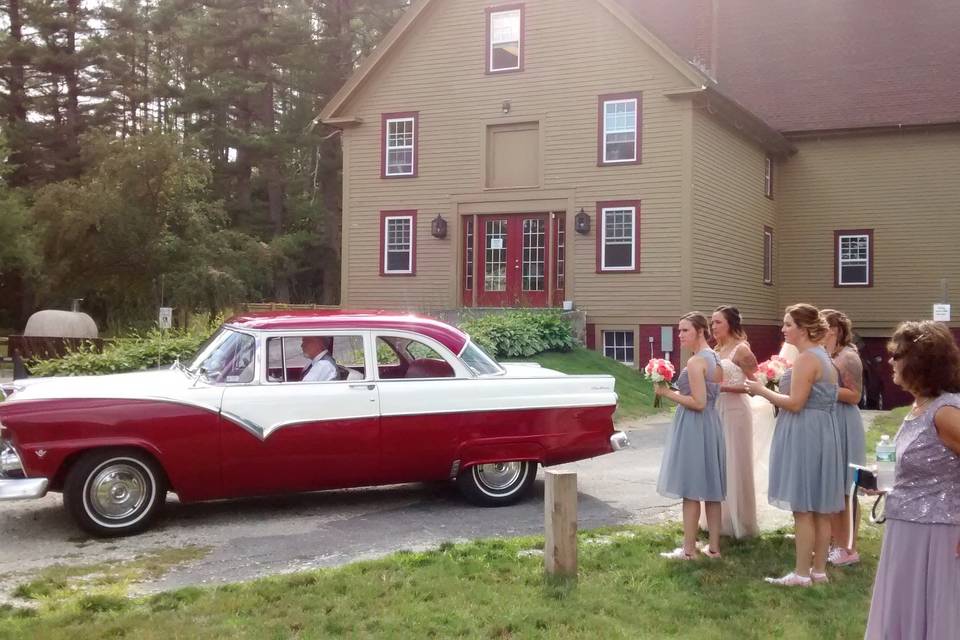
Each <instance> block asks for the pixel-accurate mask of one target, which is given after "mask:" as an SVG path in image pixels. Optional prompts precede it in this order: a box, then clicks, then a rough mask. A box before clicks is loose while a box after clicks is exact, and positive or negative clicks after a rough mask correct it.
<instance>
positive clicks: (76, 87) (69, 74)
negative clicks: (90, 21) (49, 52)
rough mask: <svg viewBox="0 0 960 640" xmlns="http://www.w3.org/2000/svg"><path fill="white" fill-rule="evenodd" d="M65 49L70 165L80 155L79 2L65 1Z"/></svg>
mask: <svg viewBox="0 0 960 640" xmlns="http://www.w3.org/2000/svg"><path fill="white" fill-rule="evenodd" d="M67 13H68V16H69V19H68V21H67V47H66V53H67V55H69V56H70V64H69V67H68V69H67V71H66V72H65V73H64V82H65V83H66V85H67V107H66V111H67V123H66V124H67V126H66V131H65V135H66V143H67V153H66V156H67V164H68V165H70V164H72V163H73V161H74V160H75V159H76V158H77V156H78V155H79V154H80V140H79V137H80V130H81V123H80V81H79V78H78V69H79V68H80V63H79V61H78V60H77V28H78V26H79V24H80V0H67ZM79 169H80V168H79V167H69V168H68V172H69V173H70V174H71V175H75V174H77V173H79Z"/></svg>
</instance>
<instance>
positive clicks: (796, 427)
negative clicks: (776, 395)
mask: <svg viewBox="0 0 960 640" xmlns="http://www.w3.org/2000/svg"><path fill="white" fill-rule="evenodd" d="M809 352H810V353H812V354H813V355H814V356H816V357H817V359H818V360H819V361H820V374H821V377H822V378H823V379H821V380H819V381H817V382H815V383H814V384H813V388H811V389H810V397H809V398H807V403H806V404H805V405H804V406H803V408H802V409H800V411H786V410H781V411H780V415H779V416H778V417H777V425H776V428H775V429H774V432H773V442H772V444H771V446H770V485H769V488H768V490H767V496H768V500H769V501H770V504H772V505H774V506H775V507H779V508H781V509H786V510H789V511H795V512H815V513H837V512H839V511H843V483H844V478H845V474H844V470H843V445H842V444H841V442H840V430H839V428H838V427H837V421H836V417H835V413H834V405H835V404H836V402H837V391H838V386H837V383H835V382H831V381H829V380H827V379H826V376H827V375H829V372H830V371H832V370H833V361H832V360H830V356H828V355H827V352H826V351H825V350H824V349H823V347H813V348H812V349H810V351H809ZM792 373H793V370H792V369H790V370H788V371H787V372H786V373H785V374H784V375H783V378H782V379H781V381H780V392H781V393H782V394H785V395H788V394H789V393H790V382H791V378H792Z"/></svg>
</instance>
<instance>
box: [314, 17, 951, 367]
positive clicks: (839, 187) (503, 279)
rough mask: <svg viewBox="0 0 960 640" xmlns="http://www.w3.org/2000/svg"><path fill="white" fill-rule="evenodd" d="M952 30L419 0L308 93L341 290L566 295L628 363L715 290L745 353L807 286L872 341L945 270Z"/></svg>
mask: <svg viewBox="0 0 960 640" xmlns="http://www.w3.org/2000/svg"><path fill="white" fill-rule="evenodd" d="M956 33H960V4H957V3H955V2H949V1H948V0H916V1H915V2H911V3H903V2H894V1H893V0H869V1H868V0H846V1H845V2H835V1H828V0H809V1H807V2H794V1H788V0H762V1H761V0H524V1H522V2H510V1H508V2H506V3H492V2H490V1H489V0H488V1H484V0H417V1H415V2H413V4H412V6H411V8H410V9H409V10H408V12H407V14H406V15H405V16H404V18H403V19H402V20H401V21H400V22H399V23H398V24H397V26H396V27H395V28H394V29H393V30H392V31H391V32H390V33H389V34H388V35H387V36H386V38H385V39H384V41H383V42H382V43H381V44H380V45H379V47H378V48H377V49H376V51H375V52H374V54H373V55H371V56H370V58H369V59H368V60H366V61H365V62H364V64H363V65H362V66H361V67H360V68H359V69H358V71H357V72H356V73H355V75H354V76H353V77H352V78H351V80H350V81H349V82H348V83H347V84H346V85H345V86H344V87H343V88H342V90H341V91H340V92H338V93H337V95H335V96H334V97H333V98H331V99H330V101H329V102H328V104H327V105H326V107H325V109H324V110H323V112H322V114H321V119H322V120H323V122H325V123H327V124H331V125H335V126H337V127H340V128H341V129H342V131H343V136H342V137H343V233H342V238H343V245H342V256H343V264H342V274H343V275H342V304H343V305H344V306H350V307H360V308H363V307H386V308H402V309H415V310H421V311H427V312H431V311H439V310H447V309H456V308H475V307H560V306H562V305H564V302H565V301H567V304H568V305H569V304H571V303H572V304H573V305H575V306H576V308H578V309H580V310H583V311H585V312H586V314H587V322H588V325H587V343H588V346H590V347H593V348H596V349H598V350H602V351H603V352H604V353H606V354H607V355H609V356H610V357H614V358H616V359H618V360H620V361H622V362H625V363H628V364H632V365H634V366H636V365H639V364H643V363H644V362H645V361H646V359H647V358H649V357H650V355H651V354H653V355H657V356H659V355H661V353H662V350H663V348H665V347H668V348H674V347H675V345H674V344H673V343H674V342H675V341H674V340H672V338H671V335H670V330H669V329H667V330H664V328H665V327H672V326H673V325H674V324H675V322H676V319H677V317H678V316H680V315H681V314H682V313H684V312H686V311H688V310H691V309H700V310H702V311H710V310H712V309H713V308H714V307H716V306H717V305H719V304H733V305H736V306H737V307H738V308H739V309H740V310H741V312H742V314H743V316H744V318H745V322H746V325H747V330H748V332H749V335H750V339H751V342H752V343H753V344H754V347H755V350H756V351H757V353H758V355H760V356H761V357H765V356H767V355H769V354H770V353H773V352H775V351H776V349H777V348H778V343H779V323H780V321H781V318H782V314H783V307H784V306H785V305H787V304H790V303H793V302H800V301H805V302H810V303H813V304H815V305H818V306H821V307H832V308H837V309H841V310H844V311H846V312H847V313H848V314H849V315H850V316H851V318H852V319H853V321H854V323H855V326H856V329H857V331H858V333H859V334H860V335H861V336H863V337H864V338H865V339H866V341H867V351H868V352H869V355H870V356H871V357H876V356H877V355H879V354H880V353H882V345H883V341H884V338H885V337H887V336H889V335H890V332H891V330H892V328H893V327H894V326H895V325H896V323H897V322H898V321H900V320H903V319H912V318H923V317H930V315H931V313H932V305H933V304H934V303H937V302H948V303H949V302H951V300H953V299H955V298H956V297H957V291H958V290H960V252H958V251H957V245H958V244H960V242H958V241H960V219H958V213H960V91H958V90H957V86H958V84H960V83H958V81H960V71H958V69H957V66H956V64H955V63H956V61H957V60H960V38H957V37H956ZM945 296H946V297H945ZM957 311H958V312H960V309H958V310H957ZM953 326H960V325H958V324H957V323H954V324H953ZM673 353H674V357H675V358H676V356H677V354H676V352H675V351H674V352H673Z"/></svg>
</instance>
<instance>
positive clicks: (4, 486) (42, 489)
mask: <svg viewBox="0 0 960 640" xmlns="http://www.w3.org/2000/svg"><path fill="white" fill-rule="evenodd" d="M47 483H48V481H47V479H46V478H25V479H22V480H20V479H18V480H0V500H32V499H35V498H42V497H43V496H45V495H46V494H47Z"/></svg>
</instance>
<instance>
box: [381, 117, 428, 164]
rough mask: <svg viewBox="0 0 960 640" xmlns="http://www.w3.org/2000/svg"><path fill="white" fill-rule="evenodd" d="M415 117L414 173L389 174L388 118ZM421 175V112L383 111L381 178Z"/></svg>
mask: <svg viewBox="0 0 960 640" xmlns="http://www.w3.org/2000/svg"><path fill="white" fill-rule="evenodd" d="M409 118H412V119H413V173H410V174H406V173H405V174H402V175H387V120H403V119H409ZM418 175H420V112H419V111H401V112H397V113H383V114H381V115H380V177H381V178H388V179H391V180H392V179H394V178H416V177H417V176H418Z"/></svg>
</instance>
